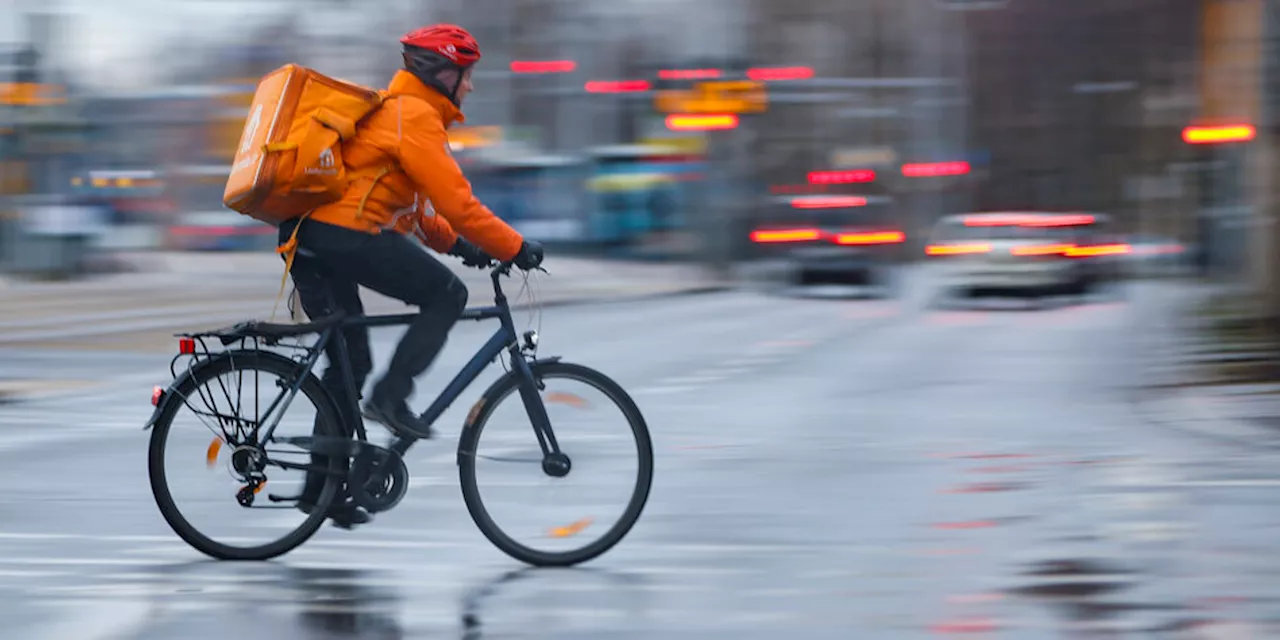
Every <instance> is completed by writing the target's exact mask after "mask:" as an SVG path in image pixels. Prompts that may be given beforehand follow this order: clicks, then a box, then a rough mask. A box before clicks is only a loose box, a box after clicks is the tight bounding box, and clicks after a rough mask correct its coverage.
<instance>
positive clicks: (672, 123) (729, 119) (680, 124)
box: [667, 113, 738, 131]
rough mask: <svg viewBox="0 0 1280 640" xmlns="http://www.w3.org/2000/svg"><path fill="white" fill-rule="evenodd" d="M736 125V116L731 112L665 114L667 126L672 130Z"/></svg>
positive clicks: (716, 128)
mask: <svg viewBox="0 0 1280 640" xmlns="http://www.w3.org/2000/svg"><path fill="white" fill-rule="evenodd" d="M737 126H738V116H736V115H734V114H732V113H718V114H698V113H676V114H671V115H669V116H667V128H668V129H670V130H672V131H713V130H720V129H734V128H737Z"/></svg>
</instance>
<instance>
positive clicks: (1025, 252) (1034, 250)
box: [1010, 244, 1074, 256]
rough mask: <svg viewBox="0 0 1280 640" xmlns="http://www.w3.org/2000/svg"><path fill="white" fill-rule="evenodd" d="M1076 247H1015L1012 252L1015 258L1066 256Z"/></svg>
mask: <svg viewBox="0 0 1280 640" xmlns="http://www.w3.org/2000/svg"><path fill="white" fill-rule="evenodd" d="M1073 246H1074V245H1069V244H1045V245H1035V246H1030V247H1014V248H1013V249H1011V250H1010V253H1012V254H1013V255H1015V256H1051V255H1065V254H1066V253H1067V252H1068V251H1070V250H1071V249H1072V248H1073Z"/></svg>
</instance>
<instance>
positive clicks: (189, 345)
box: [178, 338, 196, 355]
mask: <svg viewBox="0 0 1280 640" xmlns="http://www.w3.org/2000/svg"><path fill="white" fill-rule="evenodd" d="M195 352H196V339H195V338H181V339H179V340H178V353H181V354H184V355H191V354H193V353H195Z"/></svg>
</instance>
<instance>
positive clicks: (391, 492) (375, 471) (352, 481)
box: [347, 447, 409, 513]
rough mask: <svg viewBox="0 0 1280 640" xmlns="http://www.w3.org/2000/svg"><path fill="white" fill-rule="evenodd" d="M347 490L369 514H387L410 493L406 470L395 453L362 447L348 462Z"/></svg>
mask: <svg viewBox="0 0 1280 640" xmlns="http://www.w3.org/2000/svg"><path fill="white" fill-rule="evenodd" d="M347 487H348V488H349V490H350V491H351V499H352V500H354V501H355V503H356V504H358V505H360V506H361V507H362V508H364V509H365V510H366V511H368V512H369V513H378V512H379V511H387V510H389V509H391V508H392V507H395V506H396V505H397V504H400V500H401V499H403V498H404V494H405V493H406V492H407V491H408V490H409V467H407V466H405V463H404V459H403V458H401V457H400V454H398V453H396V452H394V451H391V450H389V449H383V448H381V447H365V448H363V449H362V450H361V451H360V453H359V454H357V455H356V456H355V459H353V460H352V461H351V471H350V473H348V475H347Z"/></svg>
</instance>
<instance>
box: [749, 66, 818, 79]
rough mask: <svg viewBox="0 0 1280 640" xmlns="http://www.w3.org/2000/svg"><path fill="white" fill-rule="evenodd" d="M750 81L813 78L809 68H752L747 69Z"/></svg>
mask: <svg viewBox="0 0 1280 640" xmlns="http://www.w3.org/2000/svg"><path fill="white" fill-rule="evenodd" d="M747 77H748V78H751V79H752V80H806V79H808V78H812V77H813V68H811V67H753V68H751V69H747Z"/></svg>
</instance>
